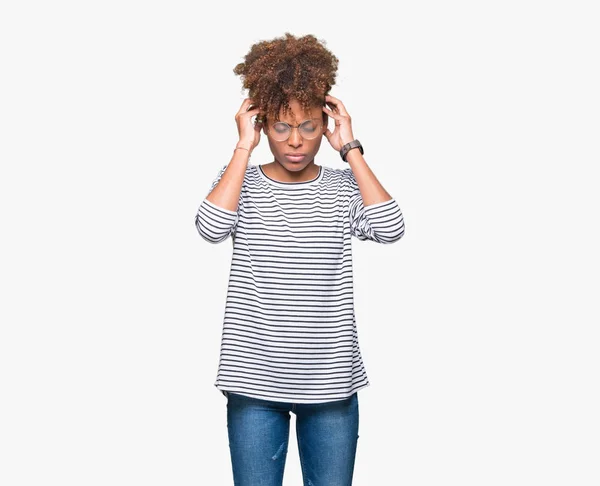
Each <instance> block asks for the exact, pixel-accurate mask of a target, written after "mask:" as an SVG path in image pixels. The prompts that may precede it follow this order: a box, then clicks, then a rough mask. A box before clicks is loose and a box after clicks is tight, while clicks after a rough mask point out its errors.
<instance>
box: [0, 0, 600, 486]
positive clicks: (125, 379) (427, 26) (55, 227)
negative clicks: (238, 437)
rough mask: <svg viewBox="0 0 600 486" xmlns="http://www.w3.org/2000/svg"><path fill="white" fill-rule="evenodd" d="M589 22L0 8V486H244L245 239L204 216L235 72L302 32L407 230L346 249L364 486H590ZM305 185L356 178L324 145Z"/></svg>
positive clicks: (595, 474)
mask: <svg viewBox="0 0 600 486" xmlns="http://www.w3.org/2000/svg"><path fill="white" fill-rule="evenodd" d="M593 4H594V2H591V1H590V2H583V1H570V2H567V1H562V2H559V1H554V2H542V1H537V2H536V1H523V0H520V1H502V2H476V1H456V2H441V1H437V2H434V1H420V2H400V3H396V4H392V3H384V2H382V1H380V2H376V1H369V2H366V3H364V2H361V3H353V2H272V1H263V2H254V3H251V2H238V3H232V2H216V3H210V4H208V5H202V4H201V3H200V2H192V1H170V2H166V1H162V2H161V1H155V2H141V1H128V0H120V1H118V2H117V1H103V2H75V1H70V2H67V1H56V2H31V1H21V2H16V1H13V2H3V3H2V6H1V7H0V68H1V70H2V75H1V76H0V88H1V89H0V160H1V164H2V165H1V176H0V202H1V205H0V217H1V221H2V234H3V236H2V252H1V257H0V258H1V260H0V279H1V280H0V282H1V292H2V293H1V295H2V303H1V305H0V322H1V334H0V393H1V394H2V397H1V399H0V408H1V413H0V455H1V457H2V461H1V462H2V466H1V467H0V483H2V484H3V485H6V486H12V485H46V484H60V485H62V486H67V485H78V486H79V485H86V486H92V485H103V486H104V485H109V484H110V485H114V486H116V485H127V486H129V485H137V484H144V485H146V486H151V485H174V484H176V485H178V486H184V485H199V484H200V485H205V484H206V485H211V486H213V485H214V486H217V485H230V484H233V482H232V479H231V470H230V468H231V466H230V459H229V449H228V442H227V432H226V416H225V403H226V399H225V397H224V396H223V395H222V394H221V393H220V392H218V391H217V389H216V388H214V385H213V382H214V379H215V377H216V371H217V362H218V352H219V343H220V336H221V325H222V319H223V311H224V304H225V295H226V286H227V279H228V270H229V265H230V258H231V240H227V241H226V242H224V243H222V244H220V245H210V244H209V243H207V242H205V241H204V240H202V239H201V237H200V236H199V235H198V234H197V232H196V229H195V227H194V217H195V213H196V210H197V207H198V206H199V204H200V203H201V201H202V199H203V198H204V197H205V195H206V193H207V191H208V189H209V187H210V183H211V182H212V180H213V178H214V177H215V176H216V174H217V172H218V169H219V168H220V167H221V166H222V165H223V164H225V163H228V162H229V160H230V158H231V156H232V154H233V149H234V147H235V143H236V141H237V139H238V134H237V129H236V125H235V121H234V115H235V113H236V112H237V110H238V108H239V107H240V105H241V103H242V101H243V99H244V98H245V97H246V95H247V93H246V92H243V91H242V89H241V81H240V79H239V78H238V77H236V76H235V75H234V74H233V68H234V66H235V65H236V64H237V63H238V62H241V61H242V58H243V56H244V55H245V54H246V52H247V51H248V49H249V47H250V45H251V44H253V43H254V42H257V41H259V40H265V39H270V38H273V37H276V36H281V35H283V34H284V32H286V31H289V32H291V33H293V34H295V35H304V34H308V33H311V34H314V35H315V36H317V38H319V39H323V40H325V41H326V42H327V44H326V45H327V47H328V48H330V49H331V50H332V51H333V52H334V53H335V54H336V55H337V56H338V57H339V59H340V65H339V73H338V84H337V86H335V87H334V88H333V90H332V92H331V94H332V95H334V96H336V97H338V98H340V99H341V100H342V101H343V103H344V104H345V106H346V108H347V110H348V112H349V113H350V115H351V116H352V120H353V127H354V134H355V135H356V137H357V138H358V139H360V141H361V142H362V143H363V145H364V147H365V159H366V161H367V163H368V164H369V165H370V167H371V168H372V169H373V171H374V172H375V174H376V175H377V177H378V178H379V180H380V181H381V182H382V184H383V185H384V187H385V188H386V189H387V190H388V191H389V192H390V193H391V194H392V195H393V196H394V197H395V198H396V199H397V201H398V202H399V204H400V207H401V208H402V210H403V212H404V216H405V223H406V234H405V236H404V238H403V239H401V240H400V241H399V242H397V243H395V244H393V245H389V246H386V245H378V244H376V243H373V242H359V241H358V240H354V242H353V247H354V255H355V256H354V269H355V279H356V283H355V292H356V313H357V324H358V330H359V338H360V344H361V350H362V353H363V358H364V360H365V366H366V369H367V373H368V375H369V377H370V381H371V386H370V387H368V388H366V389H365V390H363V391H361V392H360V393H359V400H360V412H361V419H360V439H359V449H358V455H357V462H356V468H355V481H354V484H355V485H357V486H362V485H364V486H372V485H384V484H385V485H403V486H429V485H431V486H434V485H435V486H440V485H460V486H467V485H469V486H481V485H486V486H492V485H494V486H495V485H502V486H505V485H509V484H510V485H512V486H516V485H523V486H525V485H527V486H530V485H545V486H546V485H569V486H570V485H578V486H587V485H590V486H591V485H598V484H599V483H600V469H599V468H598V457H599V456H600V439H599V438H600V415H599V414H598V410H600V398H599V390H598V383H599V371H598V370H599V369H600V358H599V355H598V348H599V344H600V342H599V338H598V335H599V334H598V326H599V324H600V312H599V309H598V295H599V282H598V275H599V270H600V268H599V266H600V265H599V258H598V248H599V246H600V239H599V237H598V214H597V210H598V209H599V208H600V204H599V203H600V197H599V195H598V182H599V181H598V176H597V175H596V174H597V172H594V169H595V170H596V171H597V169H598V163H599V162H600V157H599V155H600V154H599V152H600V150H599V129H600V118H599V116H598V114H599V113H600V96H599V90H598V86H600V73H599V66H598V59H599V52H598V51H599V49H598V46H599V45H600V38H599V37H600V34H599V30H598V21H599V20H600V19H599V17H598V14H597V11H595V10H594V9H593V8H592V7H593ZM271 160H272V158H271V153H270V151H269V149H268V144H267V143H266V139H265V138H264V137H263V139H262V141H261V145H260V146H259V147H258V148H257V149H256V150H255V152H254V153H253V155H252V159H251V163H252V164H261V163H266V162H269V161H271ZM316 163H317V164H319V165H328V166H331V167H344V164H343V162H342V161H341V159H340V157H339V155H338V154H337V153H336V152H335V151H334V150H333V149H332V148H331V147H330V146H329V144H328V142H327V141H326V140H323V144H322V148H321V151H320V152H319V154H318V156H317V159H316ZM294 425H295V417H293V422H292V427H293V426H294ZM284 484H285V485H286V486H292V485H301V484H302V482H301V472H300V465H299V460H298V455H297V445H296V442H295V432H294V428H292V431H291V434H290V450H289V454H288V460H287V466H286V473H285V482H284Z"/></svg>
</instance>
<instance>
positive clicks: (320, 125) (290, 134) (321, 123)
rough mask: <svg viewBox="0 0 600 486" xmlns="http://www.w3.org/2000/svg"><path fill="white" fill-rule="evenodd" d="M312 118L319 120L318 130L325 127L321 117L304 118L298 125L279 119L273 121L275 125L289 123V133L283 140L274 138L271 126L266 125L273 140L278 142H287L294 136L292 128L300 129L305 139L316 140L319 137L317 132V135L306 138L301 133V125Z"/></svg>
mask: <svg viewBox="0 0 600 486" xmlns="http://www.w3.org/2000/svg"><path fill="white" fill-rule="evenodd" d="M312 120H318V121H319V125H318V126H319V128H318V129H317V130H316V131H317V132H319V131H320V130H322V129H323V120H322V119H319V118H307V119H306V120H303V121H302V122H300V124H298V125H290V124H289V123H287V122H283V121H277V122H275V123H273V125H276V124H277V123H283V124H284V125H287V126H288V128H289V133H288V136H287V137H286V138H284V139H283V140H277V139H275V138H273V135H272V134H271V130H270V129H269V127H265V128H266V129H267V132H269V133H270V134H271V138H273V140H275V141H276V142H285V141H286V140H288V139H289V138H290V137H291V136H292V130H293V129H294V128H295V129H297V130H298V133H299V134H300V136H301V137H302V139H303V140H314V139H315V138H318V137H319V135H318V134H317V135H316V136H314V137H313V138H306V137H304V136H302V133H300V126H301V125H303V124H304V123H306V122H307V121H312Z"/></svg>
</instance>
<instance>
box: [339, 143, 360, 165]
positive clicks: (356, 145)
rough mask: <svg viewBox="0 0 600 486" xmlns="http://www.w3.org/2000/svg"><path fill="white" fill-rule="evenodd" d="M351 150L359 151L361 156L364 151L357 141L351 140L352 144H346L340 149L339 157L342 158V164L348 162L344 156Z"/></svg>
mask: <svg viewBox="0 0 600 486" xmlns="http://www.w3.org/2000/svg"><path fill="white" fill-rule="evenodd" d="M353 148H358V150H360V153H361V154H364V153H365V151H364V150H363V146H362V145H361V143H360V142H359V141H358V140H352V142H349V143H347V144H346V145H344V146H343V147H342V149H341V150H340V156H341V157H342V160H343V161H344V162H348V161H347V160H346V154H347V153H348V152H349V151H350V150H352V149H353Z"/></svg>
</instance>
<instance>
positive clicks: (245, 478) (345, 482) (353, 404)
mask: <svg viewBox="0 0 600 486" xmlns="http://www.w3.org/2000/svg"><path fill="white" fill-rule="evenodd" d="M290 412H292V413H295V414H296V438H297V440H298V452H299V454H300V465H301V467H302V477H303V479H304V485H305V486H351V485H352V474H353V472H354V458H355V456H356V446H357V441H358V392H356V393H354V394H353V395H352V396H351V397H349V398H346V399H344V400H336V401H333V402H326V403H285V402H272V401H268V400H261V399H258V398H252V397H248V396H245V395H240V394H238V393H232V392H227V431H228V434H229V450H230V453H231V463H232V467H233V481H234V484H235V486H281V485H282V484H283V470H284V467H285V459H286V456H287V447H288V439H289V431H290V418H291V416H290Z"/></svg>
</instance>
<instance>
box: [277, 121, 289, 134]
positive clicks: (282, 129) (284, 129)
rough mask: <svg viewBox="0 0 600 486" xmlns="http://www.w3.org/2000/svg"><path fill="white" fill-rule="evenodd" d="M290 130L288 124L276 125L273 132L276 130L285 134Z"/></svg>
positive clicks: (279, 123)
mask: <svg viewBox="0 0 600 486" xmlns="http://www.w3.org/2000/svg"><path fill="white" fill-rule="evenodd" d="M289 129H290V127H289V126H288V125H287V124H286V123H281V122H278V123H275V125H273V130H275V131H276V132H278V133H285V132H287V131H288V130H289Z"/></svg>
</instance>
